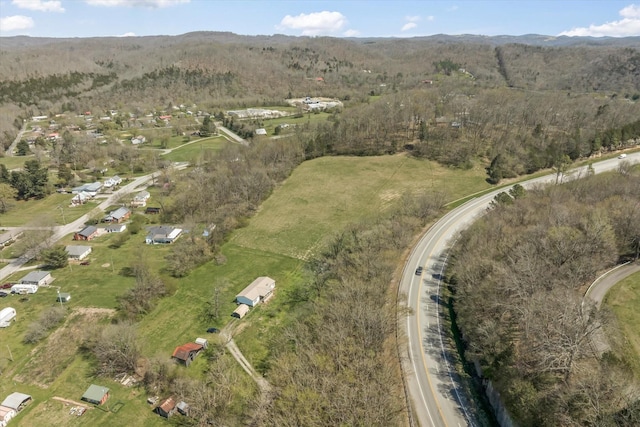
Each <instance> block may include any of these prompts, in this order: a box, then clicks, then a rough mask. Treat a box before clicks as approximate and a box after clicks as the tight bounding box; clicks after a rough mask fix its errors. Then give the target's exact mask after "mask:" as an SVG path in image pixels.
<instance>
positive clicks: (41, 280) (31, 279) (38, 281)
mask: <svg viewBox="0 0 640 427" xmlns="http://www.w3.org/2000/svg"><path fill="white" fill-rule="evenodd" d="M51 282H53V277H51V273H50V272H48V271H43V270H34V271H31V272H29V274H27V275H26V276H24V277H23V278H22V279H20V284H22V285H36V286H45V285H48V284H49V283H51Z"/></svg>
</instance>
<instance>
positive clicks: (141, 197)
mask: <svg viewBox="0 0 640 427" xmlns="http://www.w3.org/2000/svg"><path fill="white" fill-rule="evenodd" d="M149 197H151V194H149V192H148V191H141V192H139V193H138V194H136V195H135V196H133V201H132V202H131V206H132V207H134V208H137V207H143V206H147V200H149Z"/></svg>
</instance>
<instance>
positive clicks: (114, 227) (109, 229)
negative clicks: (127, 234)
mask: <svg viewBox="0 0 640 427" xmlns="http://www.w3.org/2000/svg"><path fill="white" fill-rule="evenodd" d="M126 229H127V224H109V225H107V226H106V227H105V228H104V231H105V232H106V233H122V232H123V231H124V230H126Z"/></svg>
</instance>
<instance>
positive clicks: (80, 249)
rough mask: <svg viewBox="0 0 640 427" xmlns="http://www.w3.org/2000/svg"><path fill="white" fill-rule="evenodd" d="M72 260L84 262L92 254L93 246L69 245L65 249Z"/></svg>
mask: <svg viewBox="0 0 640 427" xmlns="http://www.w3.org/2000/svg"><path fill="white" fill-rule="evenodd" d="M65 250H66V251H67V254H68V256H69V259H70V260H73V261H82V260H83V259H85V258H86V257H88V256H89V254H90V253H91V246H79V245H69V246H67V247H65Z"/></svg>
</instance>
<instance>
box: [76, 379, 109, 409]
mask: <svg viewBox="0 0 640 427" xmlns="http://www.w3.org/2000/svg"><path fill="white" fill-rule="evenodd" d="M108 398H109V389H108V388H107V387H103V386H101V385H95V384H91V385H90V386H89V388H88V389H87V391H85V392H84V394H83V395H82V400H84V401H85V402H89V403H93V404H94V405H102V404H103V403H104V402H106V401H107V399H108Z"/></svg>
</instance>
